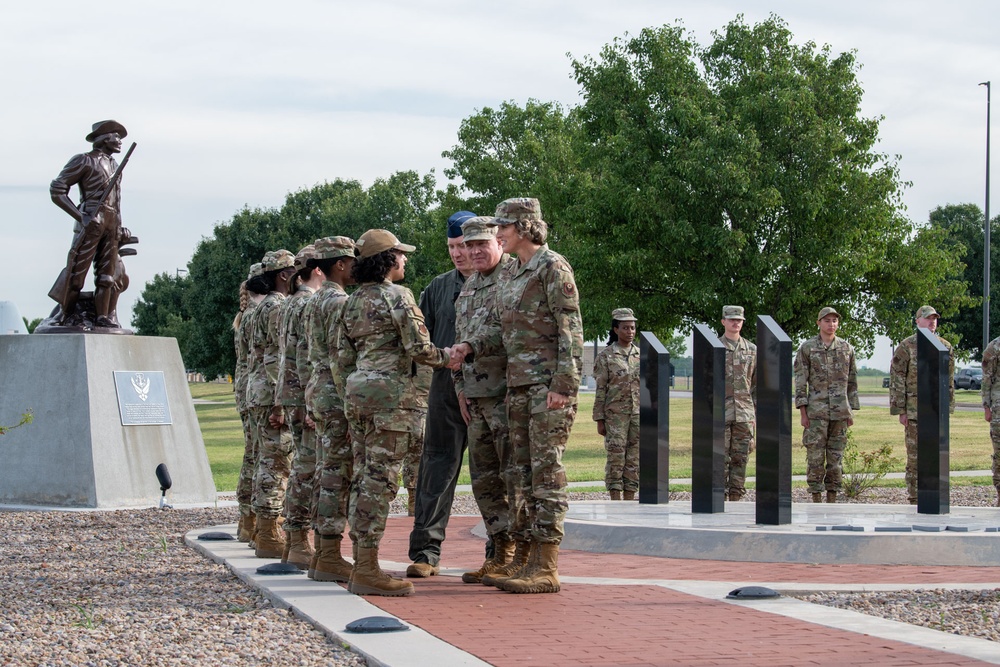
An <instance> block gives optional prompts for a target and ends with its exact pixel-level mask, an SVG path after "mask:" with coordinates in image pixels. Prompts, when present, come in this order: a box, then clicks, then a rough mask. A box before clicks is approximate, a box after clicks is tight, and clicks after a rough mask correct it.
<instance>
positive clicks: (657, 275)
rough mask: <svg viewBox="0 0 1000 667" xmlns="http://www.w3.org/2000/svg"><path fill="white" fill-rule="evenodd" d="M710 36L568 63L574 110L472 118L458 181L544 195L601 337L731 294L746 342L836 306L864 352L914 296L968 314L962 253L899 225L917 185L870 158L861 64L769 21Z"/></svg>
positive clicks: (672, 36)
mask: <svg viewBox="0 0 1000 667" xmlns="http://www.w3.org/2000/svg"><path fill="white" fill-rule="evenodd" d="M713 38H714V39H713V42H712V43H711V44H709V45H708V46H707V47H702V46H699V45H698V44H697V43H695V41H694V40H693V39H692V38H691V36H690V35H689V34H688V33H687V32H686V31H685V30H684V29H683V28H682V27H680V26H664V27H661V28H649V29H645V30H643V31H641V32H640V33H639V34H638V35H636V36H628V35H627V36H625V37H622V38H620V39H616V40H614V41H613V42H612V43H610V44H608V45H607V46H606V47H604V49H602V50H601V52H600V53H599V54H598V55H597V56H593V57H590V56H588V57H583V58H580V59H576V60H574V61H573V72H574V76H575V78H576V80H577V82H578V83H579V85H580V87H581V92H582V97H583V102H582V104H581V105H580V106H579V107H576V108H573V109H570V110H568V111H563V109H562V108H560V107H558V106H556V105H545V104H543V103H539V102H535V101H530V102H528V103H527V104H526V105H525V106H524V108H519V107H517V106H516V105H513V104H510V103H508V104H505V105H503V106H502V107H501V108H500V109H499V110H498V111H493V110H490V109H484V110H483V111H481V112H478V113H477V114H475V115H474V116H472V117H471V118H469V119H467V121H466V122H464V123H463V127H462V130H460V132H459V142H460V143H459V145H458V146H456V147H454V148H453V149H452V150H450V151H448V152H447V153H446V154H445V155H446V157H450V158H452V160H453V161H454V164H455V168H454V174H455V175H458V176H461V177H462V178H463V179H464V183H465V186H466V187H467V188H469V189H470V190H471V191H472V192H474V193H475V195H474V196H483V197H484V198H485V199H499V198H501V196H509V195H510V194H511V193H505V192H501V191H499V190H498V189H497V188H496V184H497V183H502V184H507V186H508V187H511V188H512V187H515V186H516V187H518V188H519V193H520V194H531V195H534V196H538V197H539V198H541V199H542V207H543V210H544V211H545V217H546V219H547V220H550V221H554V222H555V223H556V224H555V225H554V227H555V229H556V231H557V232H558V235H557V240H558V241H559V242H560V245H559V247H558V248H557V249H558V250H559V251H560V252H563V253H564V254H566V255H567V256H568V257H569V258H570V260H571V262H572V264H573V266H574V268H575V269H576V273H577V280H578V283H579V285H580V293H581V295H582V296H583V310H584V322H585V327H586V329H587V337H588V338H593V337H595V336H599V335H601V334H602V333H603V332H604V330H605V329H606V327H607V323H606V320H607V313H609V312H610V311H611V309H612V308H614V307H618V306H624V305H628V306H632V307H634V308H635V310H636V313H637V315H638V317H639V320H640V323H641V326H642V328H643V329H651V330H653V331H654V332H657V333H662V334H664V335H668V334H669V332H670V331H671V330H673V329H678V328H679V329H681V330H686V329H688V328H689V327H690V326H691V325H692V324H694V323H696V322H708V323H713V324H714V323H715V322H717V321H718V320H719V316H720V314H721V309H722V306H723V305H724V304H726V303H735V304H740V305H743V306H745V307H746V308H747V311H748V313H750V315H751V318H750V321H749V322H748V326H747V328H746V332H747V334H748V335H751V336H752V335H753V333H754V330H753V324H754V320H753V317H752V316H753V315H757V314H767V315H771V316H773V317H774V318H775V320H776V321H777V322H778V323H779V324H780V325H781V326H782V327H783V328H784V329H785V331H786V332H787V333H788V334H789V335H790V336H792V337H793V338H799V337H803V336H806V335H812V334H813V333H814V331H815V319H816V314H817V312H818V310H819V308H820V307H821V306H823V305H835V306H837V307H838V309H839V310H841V311H842V312H844V314H845V315H847V316H848V317H847V322H846V323H845V328H844V331H845V333H846V334H848V335H850V336H851V337H852V338H853V339H854V340H855V341H856V343H857V345H858V347H859V348H860V351H861V352H862V353H863V352H866V351H867V350H870V349H871V348H872V346H873V343H874V336H875V334H876V333H883V332H888V333H890V335H894V334H895V333H896V332H897V330H901V329H900V327H901V326H903V324H901V323H900V322H897V321H896V319H894V315H895V313H896V312H897V311H899V312H903V308H904V307H905V308H908V299H915V300H918V301H922V302H926V301H927V300H930V299H932V298H933V299H937V300H938V302H939V303H941V304H942V305H941V306H940V309H941V311H942V313H943V314H945V315H946V316H947V315H948V314H951V313H953V312H955V311H956V310H957V308H958V307H959V306H960V305H961V304H962V303H963V301H962V300H963V296H962V289H963V288H962V284H961V283H960V282H955V281H949V280H948V276H950V275H955V274H956V273H960V272H961V267H960V263H959V261H958V258H959V256H960V255H959V254H958V253H956V252H954V251H953V249H951V248H949V247H947V245H946V244H945V242H944V239H943V238H942V237H941V236H940V235H937V234H935V233H933V232H925V231H924V230H922V229H918V228H917V227H916V225H914V224H913V223H912V221H910V220H908V219H907V218H906V217H905V216H904V215H903V214H902V204H901V195H902V192H903V188H904V187H905V184H904V183H902V182H901V181H900V179H899V174H898V169H897V164H896V159H895V158H891V157H890V156H887V155H884V154H882V153H879V152H878V151H877V150H876V145H877V142H878V127H879V121H880V119H878V118H865V117H863V116H862V115H861V113H860V103H861V98H862V89H861V84H860V82H859V81H858V79H857V73H858V69H859V65H858V63H857V61H856V59H855V56H854V54H853V53H851V52H847V53H841V54H834V53H832V52H831V49H830V48H829V47H822V48H818V47H817V46H816V45H815V44H813V43H812V42H806V43H804V44H797V43H795V41H794V40H793V36H792V34H791V32H790V31H789V29H788V27H787V26H786V25H785V23H784V22H783V21H782V20H781V19H780V18H778V17H775V16H772V17H770V18H769V19H768V20H766V21H764V22H762V23H759V24H757V25H753V26H748V25H747V24H746V23H744V21H743V19H742V18H737V19H736V20H734V21H733V22H731V23H729V24H728V25H727V26H725V28H724V29H722V30H721V31H719V32H717V33H713ZM521 143H524V144H526V146H525V147H522V146H521ZM931 259H932V260H933V261H928V260H931ZM899 267H903V269H904V270H900V268H899ZM910 319H911V322H910V324H909V328H910V329H912V315H911V316H910Z"/></svg>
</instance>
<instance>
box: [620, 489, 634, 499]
mask: <svg viewBox="0 0 1000 667" xmlns="http://www.w3.org/2000/svg"><path fill="white" fill-rule="evenodd" d="M622 500H635V491H624V492H622Z"/></svg>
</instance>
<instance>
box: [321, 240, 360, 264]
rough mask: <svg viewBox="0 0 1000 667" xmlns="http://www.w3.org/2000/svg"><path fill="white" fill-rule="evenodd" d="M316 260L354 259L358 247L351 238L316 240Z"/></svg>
mask: <svg viewBox="0 0 1000 667" xmlns="http://www.w3.org/2000/svg"><path fill="white" fill-rule="evenodd" d="M313 246H315V248H316V259H334V258H336V257H354V255H355V254H357V247H356V246H355V245H354V240H353V239H351V238H350V237H349V236H327V237H324V238H321V239H316V241H315V242H314V243H313Z"/></svg>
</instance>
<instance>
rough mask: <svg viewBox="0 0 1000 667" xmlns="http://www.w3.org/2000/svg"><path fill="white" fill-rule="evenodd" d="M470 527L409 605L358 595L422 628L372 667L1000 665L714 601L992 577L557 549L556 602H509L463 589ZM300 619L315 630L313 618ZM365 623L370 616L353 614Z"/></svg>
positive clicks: (937, 646)
mask: <svg viewBox="0 0 1000 667" xmlns="http://www.w3.org/2000/svg"><path fill="white" fill-rule="evenodd" d="M411 523H412V519H407V518H405V517H392V518H390V521H389V524H388V527H387V530H386V535H385V538H384V540H383V542H382V547H381V555H382V557H383V565H384V567H385V568H386V569H387V570H392V571H394V572H395V573H396V574H402V571H403V570H404V569H405V566H406V562H405V560H401V561H397V562H392V561H391V560H390V559H402V558H405V554H406V551H407V546H408V536H409V529H410V526H411ZM479 523H480V520H479V518H478V517H452V519H451V522H450V523H449V526H448V537H447V540H446V541H445V543H444V553H443V559H442V566H443V568H442V572H441V575H439V576H436V577H432V578H430V579H426V580H414V584H415V586H416V589H417V591H416V594H415V595H413V596H412V597H407V598H380V597H375V596H367V597H365V598H364V601H365V602H366V603H367V604H368V605H374V607H377V608H378V609H381V610H382V611H383V612H385V613H388V614H391V615H393V616H395V617H397V618H399V619H401V620H402V621H404V622H405V623H407V624H410V625H412V626H415V627H416V628H420V629H421V630H422V631H423V633H394V634H393V635H392V636H391V637H390V635H383V636H382V638H383V639H382V642H383V644H384V645H385V646H386V647H389V646H390V645H393V646H395V648H394V650H395V651H396V653H394V655H395V656H396V657H395V658H394V659H393V658H388V659H383V658H380V657H379V650H378V646H379V645H378V643H377V642H376V643H374V644H373V643H372V642H370V641H369V643H368V644H366V647H367V648H365V649H364V651H365V652H366V653H367V654H368V655H369V656H370V658H371V659H373V660H374V662H375V663H376V664H387V665H399V666H400V667H403V666H404V665H411V664H426V663H428V660H430V664H434V665H438V666H440V667H448V666H450V665H458V664H482V663H479V661H478V660H476V659H475V658H478V659H479V660H482V661H484V662H486V663H489V664H492V665H498V666H507V665H510V666H511V667H520V666H522V665H681V666H691V667H700V666H707V665H740V666H741V667H747V666H754V665H760V666H762V667H782V666H784V665H788V666H790V667H791V666H794V667H802V666H804V665H831V666H832V665H837V666H840V665H880V666H882V665H899V666H900V667H902V666H903V665H979V664H1000V645H998V644H997V643H995V642H991V641H988V640H985V639H972V638H968V637H960V636H956V635H951V634H947V633H944V632H939V631H935V630H930V629H926V628H920V627H916V626H910V625H907V624H904V623H898V622H894V621H887V620H883V619H877V618H873V617H869V616H865V615H863V614H859V613H857V612H853V611H845V610H839V609H833V608H829V607H823V606H820V605H814V604H810V603H807V602H803V601H800V600H795V599H790V598H780V599H778V600H762V601H727V600H726V599H725V595H726V593H727V592H729V591H731V590H733V589H734V588H737V587H739V586H744V585H747V584H751V583H752V584H756V585H764V586H769V587H772V588H776V589H778V590H797V591H801V590H831V589H850V590H858V589H868V590H875V589H898V588H942V587H962V588H974V589H979V588H996V587H1000V567H942V566H927V567H925V566H858V565H850V566H840V565H802V564H781V563H734V562H723V561H701V560H684V559H671V558H656V557H650V556H623V555H611V554H594V553H588V552H583V551H571V550H564V551H563V552H562V553H561V554H560V563H559V572H560V575H561V577H562V581H563V589H562V592H560V593H559V594H556V595H513V594H510V593H505V592H502V591H499V590H496V589H494V588H490V587H486V586H482V585H478V584H471V585H470V584H463V583H462V581H461V579H460V575H461V573H462V572H463V571H464V570H466V569H474V568H475V567H478V565H479V564H480V563H481V562H482V558H483V545H484V540H483V539H482V538H481V537H478V536H476V535H475V534H474V533H473V529H474V528H476V527H477V526H478V525H479ZM480 530H481V529H480ZM477 532H478V531H477ZM213 544H218V543H198V546H199V548H202V549H204V550H207V551H211V550H212V549H213V548H215V547H213V546H212V545H213ZM225 544H228V545H233V543H231V542H230V543H225ZM240 546H241V547H242V545H240ZM229 548H232V546H230V547H229ZM242 548H244V549H245V547H242ZM387 561H388V562H387ZM264 562H266V561H261V560H256V561H255V563H254V564H262V563H264ZM230 566H231V567H232V564H230ZM244 578H246V577H244ZM282 581H283V582H285V583H284V584H283V585H285V586H286V587H288V586H291V583H290V582H292V581H294V584H295V586H296V587H297V588H298V589H301V590H302V591H308V592H309V593H311V594H314V593H316V592H318V591H328V592H327V593H326V594H321V595H320V597H316V596H315V595H313V598H314V600H313V601H314V602H315V601H316V600H318V601H319V603H320V604H323V605H326V606H327V607H330V606H333V605H338V604H347V603H348V602H354V601H356V600H357V599H358V598H356V596H351V595H349V594H347V598H344V597H343V596H342V594H343V591H342V589H341V588H340V587H339V586H338V585H332V584H320V583H317V582H311V581H309V580H308V579H306V578H305V577H304V575H292V577H286V578H284V579H279V578H270V579H267V580H262V579H257V580H256V581H255V585H261V586H264V587H267V586H272V585H273V586H279V585H282V584H280V582H282ZM271 582H274V584H272V583H271ZM272 593H273V592H272ZM278 597H279V598H280V595H279V596H278ZM279 601H280V600H279ZM286 604H289V602H288V601H286ZM291 604H292V606H295V604H297V601H293V602H292V603H291ZM300 613H303V612H301V611H300ZM376 613H378V612H376ZM303 615H304V616H307V617H308V618H310V619H311V620H313V621H314V622H316V623H317V624H319V625H321V626H322V625H323V620H322V618H321V617H322V614H316V613H315V612H312V611H310V612H305V613H303ZM362 615H371V614H364V613H360V612H359V613H358V617H360V616H362ZM337 624H338V625H336V626H335V625H334V624H330V625H327V626H325V629H326V630H327V631H329V632H331V633H334V634H336V635H337V636H338V637H339V638H341V639H342V640H343V641H346V642H349V643H350V642H355V641H356V640H357V639H358V638H359V637H365V636H363V635H351V634H346V633H343V622H341V621H338V622H337ZM424 633H427V634H429V635H432V636H433V637H436V638H437V639H438V640H443V641H444V642H447V644H450V645H452V646H453V647H455V648H457V649H460V651H459V652H458V653H455V652H454V651H453V650H451V647H447V649H448V650H445V649H444V648H442V649H440V650H441V655H434V656H431V655H426V652H428V651H431V652H433V651H434V650H435V649H433V648H428V646H433V645H429V644H426V643H420V642H421V641H422V639H421V638H423V637H425V635H424ZM406 635H411V637H406ZM367 637H368V638H369V639H370V638H371V637H372V636H370V635H369V636H367ZM407 641H413V642H414V644H413V649H412V652H411V653H410V654H409V656H408V657H407V658H405V659H403V660H402V661H400V659H399V655H400V653H399V651H400V646H399V643H400V642H407ZM372 646H375V647H376V648H374V649H373V648H372ZM439 646H441V647H444V646H445V645H439ZM420 647H422V648H420ZM402 654H403V655H406V653H405V650H404V651H403V653H402ZM418 654H419V658H418ZM463 655H464V656H466V658H463V657H461V656H463ZM473 656H474V657H473Z"/></svg>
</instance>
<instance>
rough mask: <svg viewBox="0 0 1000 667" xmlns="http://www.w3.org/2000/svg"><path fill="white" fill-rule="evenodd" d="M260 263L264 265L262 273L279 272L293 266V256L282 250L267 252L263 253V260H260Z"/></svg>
mask: <svg viewBox="0 0 1000 667" xmlns="http://www.w3.org/2000/svg"><path fill="white" fill-rule="evenodd" d="M260 263H261V264H263V265H264V273H270V272H271V271H280V270H282V269H287V268H288V267H290V266H291V267H294V266H295V255H293V254H292V253H290V252H288V251H287V250H285V249H284V248H282V249H281V250H268V251H267V252H266V253H264V258H263V259H262V260H260Z"/></svg>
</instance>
